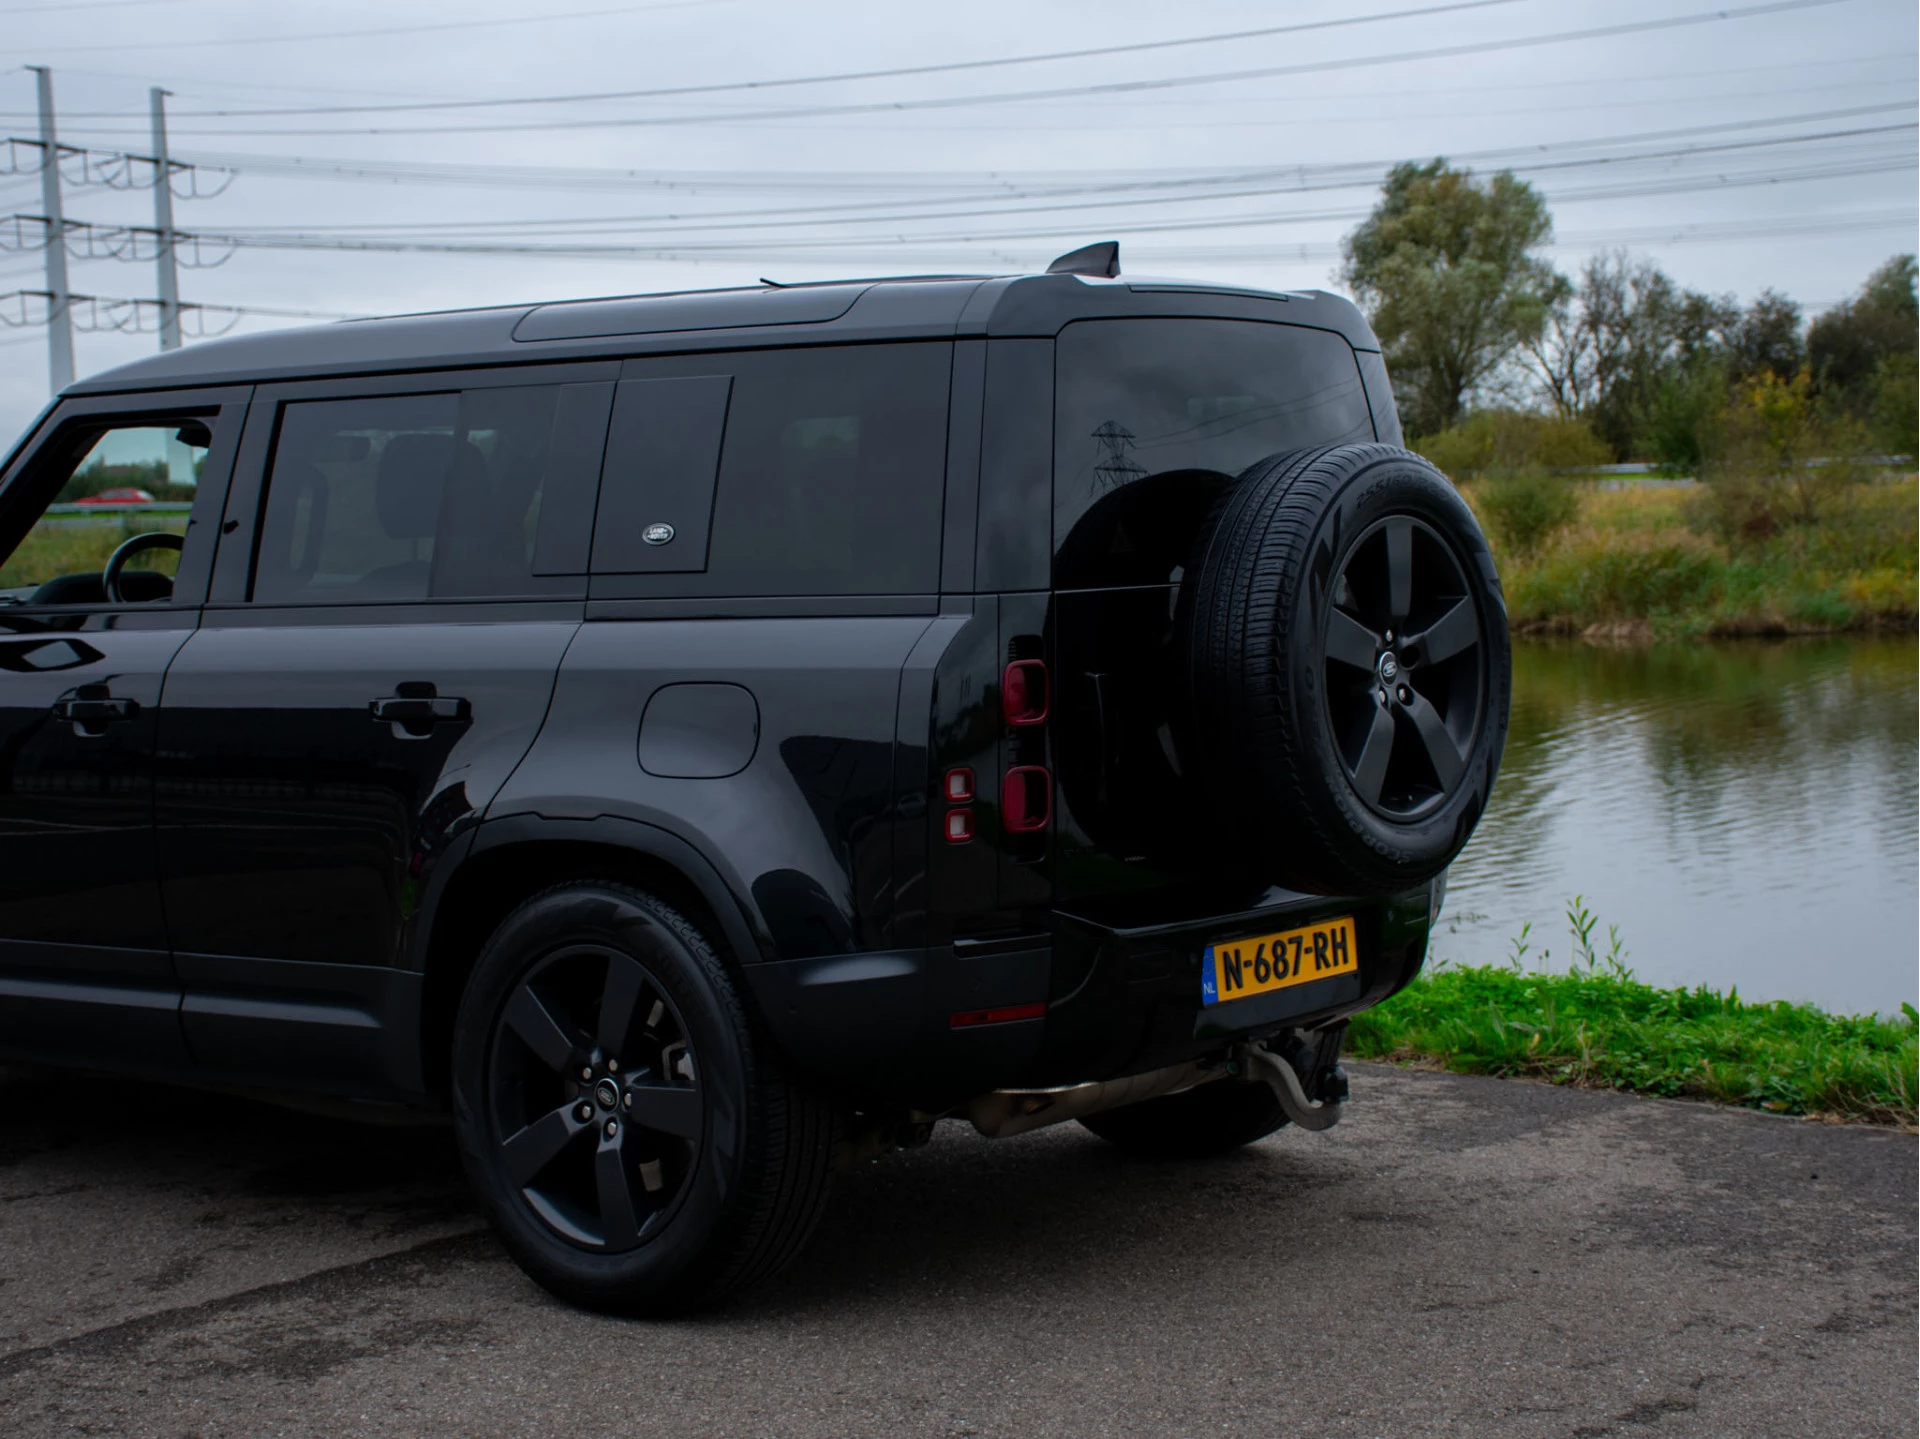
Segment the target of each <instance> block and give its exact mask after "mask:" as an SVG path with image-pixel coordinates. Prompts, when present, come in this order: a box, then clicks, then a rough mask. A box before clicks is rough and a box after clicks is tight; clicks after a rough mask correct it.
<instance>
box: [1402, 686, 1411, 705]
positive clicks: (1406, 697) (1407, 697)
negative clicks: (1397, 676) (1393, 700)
mask: <svg viewBox="0 0 1920 1439" xmlns="http://www.w3.org/2000/svg"><path fill="white" fill-rule="evenodd" d="M1400 703H1401V704H1403V705H1405V704H1412V703H1413V691H1412V690H1410V689H1408V688H1407V687H1406V686H1405V685H1401V686H1400Z"/></svg>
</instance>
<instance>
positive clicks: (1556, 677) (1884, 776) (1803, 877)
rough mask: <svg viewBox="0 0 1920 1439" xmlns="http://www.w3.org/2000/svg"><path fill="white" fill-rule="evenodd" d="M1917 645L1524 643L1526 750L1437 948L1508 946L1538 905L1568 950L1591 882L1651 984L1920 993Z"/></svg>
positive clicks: (1465, 859)
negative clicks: (1572, 911)
mask: <svg viewBox="0 0 1920 1439" xmlns="http://www.w3.org/2000/svg"><path fill="white" fill-rule="evenodd" d="M1915 662H1916V650H1915V643H1914V641H1913V640H1912V639H1910V638H1907V639H1893V640H1864V641H1820V642H1808V643H1794V644H1761V643H1754V644H1725V645H1688V646H1670V647H1660V648H1654V649H1632V650H1627V649H1621V650H1613V649H1596V648H1592V647H1589V646H1584V645H1573V644H1567V645H1558V644H1553V645H1550V644H1526V645H1522V646H1519V647H1517V648H1516V650H1515V654H1514V696H1513V730H1512V735H1511V738H1510V739H1509V740H1508V744H1507V756H1506V761H1505V763H1504V765H1503V767H1502V769H1501V773H1500V781H1499V785H1498V787H1497V789H1496V791H1495V794H1494V801H1493V805H1492V806H1491V808H1490V809H1489V810H1488V813H1487V817H1486V819H1485V821H1484V822H1483V823H1482V824H1481V826H1480V829H1479V831H1478V833H1476V834H1475V836H1474V838H1473V842H1472V843H1471V844H1470V845H1468V847H1467V850H1466V853H1465V854H1463V855H1462V856H1461V858H1460V860H1459V862H1458V863H1456V864H1455V866H1454V869H1453V875H1452V880H1451V884H1450V887H1449V893H1448V898H1447V912H1448V913H1447V918H1446V919H1445V920H1444V921H1443V923H1442V926H1441V932H1440V934H1439V935H1438V937H1437V939H1436V942H1435V952H1436V953H1437V954H1438V955H1440V956H1442V957H1445V958H1450V959H1457V960H1461V961H1466V962H1485V961H1489V960H1495V959H1498V958H1500V957H1501V956H1502V955H1503V954H1504V953H1505V952H1506V949H1507V942H1508V939H1509V937H1510V936H1512V935H1513V934H1515V933H1516V932H1518V930H1519V928H1520V926H1521V925H1522V924H1523V923H1525V922H1526V921H1528V920H1532V921H1533V924H1534V936H1533V938H1534V941H1535V944H1536V948H1537V947H1538V945H1539V944H1541V943H1544V944H1545V945H1546V946H1548V947H1549V948H1550V949H1551V951H1552V954H1553V960H1552V962H1553V963H1554V964H1555V965H1558V964H1560V963H1562V962H1564V960H1565V959H1566V957H1567V937H1566V925H1565V921H1564V919H1562V917H1561V914H1562V911H1563V910H1564V908H1565V901H1566V900H1567V898H1568V897H1569V896H1571V895H1572V894H1574V893H1575V892H1579V893H1581V894H1583V895H1585V896H1586V900H1587V903H1588V906H1589V907H1590V908H1591V909H1592V910H1594V911H1595V912H1596V913H1598V914H1599V915H1600V916H1601V918H1602V919H1603V920H1604V921H1608V922H1611V923H1615V924H1618V925H1619V926H1620V928H1621V931H1622V934H1623V936H1624V937H1625V939H1626V941H1627V944H1628V947H1629V949H1630V950H1631V955H1630V958H1629V963H1631V964H1632V966H1633V967H1634V969H1635V971H1636V972H1637V973H1638V974H1639V976H1640V977H1641V978H1643V979H1646V980H1648V981H1649V982H1651V983H1656V984H1697V983H1707V984H1712V985H1715V986H1718V987H1721V988H1728V987H1732V986H1735V985H1737V986H1738V987H1739V990H1740V992H1741V994H1743V995H1745V996H1747V997H1749V998H1757V999H1804V1000H1811V1001H1813V1002H1814V1003H1817V1004H1820V1005H1822V1006H1824V1007H1826V1008H1829V1009H1834V1010H1839V1011H1847V1012H1851V1011H1864V1010H1881V1011H1889V1012H1890V1011H1894V1010H1897V1009H1898V1007H1899V1005H1900V1004H1901V1002H1902V1001H1905V1002H1908V1003H1913V1002H1915V1001H1916V998H1917V997H1920V996H1917V995H1916V990H1920V979H1917V978H1916V944H1917V942H1920V940H1917V931H1916V917H1915V915H1916V910H1915V906H1916V902H1920V883H1917V882H1916V863H1917V862H1920V846H1917V845H1916V828H1915V806H1916V802H1917V800H1920V784H1917V782H1916V739H1915V736H1916V721H1917V717H1920V692H1917V691H1920V686H1916V679H1915Z"/></svg>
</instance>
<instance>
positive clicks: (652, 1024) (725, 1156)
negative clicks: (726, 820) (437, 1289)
mask: <svg viewBox="0 0 1920 1439" xmlns="http://www.w3.org/2000/svg"><path fill="white" fill-rule="evenodd" d="M453 1087H454V1096H453V1098H454V1128H455V1132H456V1134H457V1135H458V1137H459V1141H460V1150H461V1157H462V1158H463V1160H464V1161H465V1163H466V1166H467V1173H468V1175H469V1177H470V1178H471V1179H472V1180H473V1185H474V1190H475V1193H476V1194H477V1195H478V1196H479V1198H480V1201H481V1203H482V1204H483V1205H485V1207H486V1210H487V1213H488V1216H489V1217H490V1218H491V1219H492V1220H493V1223H494V1227H495V1229H496V1230H497V1231H498V1232H499V1234H500V1238H501V1240H502V1241H503V1242H504V1243H505V1244H506V1246H507V1247H508V1249H509V1250H511V1251H512V1253H513V1256H514V1258H515V1259H517V1260H519V1262H520V1264H521V1265H522V1267H524V1268H525V1269H526V1271H527V1273H528V1274H530V1275H532V1276H533V1277H534V1278H535V1279H536V1280H538V1281H539V1282H540V1283H542V1284H544V1285H546V1286H547V1288H549V1289H551V1290H552V1291H553V1292H554V1293H556V1294H558V1295H561V1296H562V1297H563V1298H566V1299H570V1300H573V1301H574V1302H576V1303H580V1304H589V1305H593V1306H595V1307H597V1308H605V1309H616V1310H620V1311H622V1312H626V1313H650V1314H666V1313H673V1312H676V1311H681V1310H685V1309H688V1308H692V1307H697V1306H699V1305H702V1304H708V1303H711V1302H713V1301H714V1300H716V1299H718V1298H720V1297H721V1296H722V1295H725V1294H727V1293H730V1292H731V1291H733V1290H735V1289H738V1288H740V1287H742V1286H744V1285H747V1284H752V1283H755V1282H757V1281H759V1280H761V1279H764V1278H766V1277H767V1276H768V1275H770V1274H772V1273H774V1272H775V1271H776V1270H778V1269H779V1268H780V1266H781V1265H782V1264H784V1263H785V1262H786V1261H787V1260H788V1259H790V1258H791V1257H792V1256H793V1255H794V1254H795V1253H796V1252H797V1251H798V1250H799V1248H800V1246H801V1244H803V1243H804V1242H805V1241H806V1237H807V1235H808V1233H809V1232H810V1231H811V1230H812V1228H813V1225H814V1223H815V1221H816V1220H817V1219H818V1218H819V1215H820V1211H821V1208H822V1206H823V1205H824V1204H825V1202H826V1196H827V1191H828V1188H829V1183H830V1177H831V1174H832V1164H833V1155H834V1152H835V1145H836V1144H837V1143H838V1142H839V1135H840V1111H839V1109H838V1107H837V1106H835V1105H834V1104H833V1103H832V1102H831V1101H830V1100H829V1099H828V1098H827V1097H826V1096H825V1095H822V1094H820V1093H817V1092H816V1091H814V1090H813V1089H812V1088H810V1087H809V1086H806V1085H804V1084H801V1083H799V1082H797V1081H796V1079H795V1078H794V1077H793V1076H792V1075H790V1074H789V1073H788V1071H787V1068H786V1065H785V1064H784V1062H783V1061H782V1059H781V1056H780V1055H779V1054H778V1053H777V1052H776V1051H775V1050H774V1049H773V1048H772V1046H771V1045H770V1044H769V1043H768V1041H767V1040H766V1039H765V1038H764V1036H763V1034H762V1032H761V1031H760V1030H759V1028H758V1027H757V1025H756V1023H755V1021H754V1019H753V1017H752V1016H751V1014H750V1012H749V1010H748V1008H747V1006H746V1003H745V1002H744V1001H743V999H742V996H741V994H740V991H739V988H738V983H737V980H736V978H735V975H734V972H733V971H732V967H731V965H730V964H729V963H728V962H727V961H726V960H723V959H722V958H721V956H720V954H719V952H718V951H717V950H716V949H715V947H714V945H713V943H712V942H711V941H710V940H709V939H708V938H707V936H706V934H705V933H703V932H702V930H701V929H700V928H699V927H698V926H696V925H695V924H694V923H692V922H691V921H690V920H689V919H688V918H687V916H686V915H684V914H682V913H681V912H680V911H678V910H676V909H674V908H673V907H672V906H670V905H668V904H666V903H664V902H663V901H662V900H660V899H659V898H658V897H657V896H654V895H651V894H648V893H646V892H645V891H643V890H639V889H635V888H634V887H632V886H631V885H627V884H622V883H619V882H618V881H615V880H604V879H582V880H576V881H573V882H571V883H565V884H558V885H554V886H553V887H552V888H550V889H546V890H543V891H541V892H540V893H538V894H535V895H533V896H532V897H530V898H528V899H527V900H525V901H524V902H522V903H521V904H520V905H518V906H517V907H516V908H515V909H514V910H513V912H512V913H510V914H508V915H507V916H506V917H505V918H504V919H503V920H501V921H500V924H499V926H498V928H496V929H495V930H494V932H493V936H492V938H490V939H489V940H488V941H487V943H486V945H485V946H484V947H483V948H482V949H481V951H480V953H479V955H478V956H477V957H476V958H475V960H474V965H473V972H472V974H471V975H470V976H469V977H468V979H467V983H466V986H465V989H464V991H463V993H462V994H461V998H460V1010H459V1014H458V1016H457V1017H456V1020H455V1025H454V1035H453Z"/></svg>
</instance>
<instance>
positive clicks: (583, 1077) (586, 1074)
mask: <svg viewBox="0 0 1920 1439" xmlns="http://www.w3.org/2000/svg"><path fill="white" fill-rule="evenodd" d="M580 1082H581V1083H582V1084H591V1083H593V1066H592V1065H591V1064H583V1065H581V1066H580Z"/></svg>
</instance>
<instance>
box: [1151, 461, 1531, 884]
mask: <svg viewBox="0 0 1920 1439" xmlns="http://www.w3.org/2000/svg"><path fill="white" fill-rule="evenodd" d="M1185 579H1186V583H1184V584H1183V585H1182V587H1181V591H1182V592H1181V597H1180V606H1181V614H1180V617H1179V618H1180V624H1179V626H1178V635H1179V639H1178V641H1177V642H1178V643H1180V644H1181V645H1183V647H1184V648H1183V650H1182V652H1181V653H1180V655H1179V659H1178V663H1179V664H1180V665H1181V667H1182V669H1183V671H1184V680H1185V683H1184V686H1183V688H1184V689H1185V690H1186V696H1185V698H1186V701H1187V704H1188V706H1189V708H1188V712H1187V714H1186V716H1185V724H1184V729H1185V734H1184V735H1183V736H1182V737H1181V738H1182V743H1181V744H1180V746H1179V748H1180V754H1181V758H1182V760H1183V761H1184V763H1185V765H1186V767H1187V768H1188V769H1189V770H1190V771H1194V772H1195V773H1193V774H1192V776H1191V777H1192V778H1193V779H1195V780H1197V781H1198V783H1199V785H1200V787H1201V789H1202V792H1203V794H1204V797H1205V807H1206V812H1207V814H1208V815H1209V817H1210V824H1211V825H1212V827H1213V834H1212V838H1213V839H1214V840H1216V841H1218V842H1222V843H1223V846H1224V849H1225V850H1226V851H1227V852H1230V853H1231V854H1232V855H1234V856H1235V857H1236V858H1238V859H1241V860H1243V861H1251V862H1252V863H1254V864H1256V865H1259V866H1260V867H1261V868H1262V870H1263V871H1264V872H1266V873H1268V874H1271V875H1272V877H1273V878H1274V879H1275V880H1276V881H1278V882H1280V883H1284V884H1287V885H1290V886H1292V887H1294V888H1300V889H1308V890H1315V891H1319V892H1323V893H1330V894H1386V893H1391V892H1393V891H1395V890H1402V889H1407V888H1409V887H1411V886H1414V885H1417V884H1419V883H1421V882H1423V881H1425V880H1427V879H1430V878H1432V877H1433V876H1434V875H1436V874H1438V873H1439V872H1440V871H1441V870H1442V869H1444V868H1445V867H1446V865H1447V864H1448V863H1449V862H1450V861H1451V860H1452V859H1453V857H1454V856H1455V855H1456V854H1458V853H1459V852H1460V848H1461V846H1463V845H1464V844H1465V843H1466V842H1467V838H1468V836H1469V835H1471V834H1472V833H1473V827H1474V825H1475V824H1476V823H1477V822H1478V821H1479V818H1480V815H1481V813H1482V811H1484V810H1485V808H1486V804H1487V796H1488V795H1489V794H1490V793H1491V791H1492V789H1493V780H1494V775H1495V773H1496V772H1497V771H1498V769H1499V767H1500V754H1501V750H1502V748H1503V746H1504V745H1505V742H1506V735H1507V703H1508V695H1509V691H1510V689H1511V684H1512V673H1511V656H1510V651H1509V646H1508V638H1507V619H1506V606H1505V604H1504V602H1503V600H1502V598H1501V593H1500V581H1499V579H1498V577H1497V576H1496V574H1495V572H1494V567H1493V557H1492V555H1491V554H1489V552H1488V550H1487V542H1486V539H1485V538H1484V537H1483V536H1482V535H1481V533H1480V527H1479V525H1478V524H1476V523H1475V522H1474V518H1473V514H1472V512H1471V511H1470V510H1469V509H1468V508H1467V506H1466V503H1465V502H1464V501H1463V500H1462V499H1461V498H1460V496H1459V495H1458V493H1456V492H1455V490H1454V488H1453V486H1452V485H1451V484H1450V483H1448V481H1447V479H1446V478H1445V476H1443V475H1442V474H1441V473H1440V472H1439V471H1438V470H1436V469H1435V468H1434V467H1433V466H1432V465H1430V464H1429V463H1428V462H1427V461H1425V460H1423V459H1421V458H1420V457H1419V456H1418V455H1415V454H1412V453H1409V452H1408V451H1406V450H1402V449H1398V448H1396V447H1394V446H1391V445H1379V444H1353V445H1336V446H1332V447H1329V448H1323V449H1313V450H1298V451H1294V452H1292V453H1290V454H1283V455H1276V456H1274V457H1272V458H1270V459H1266V460H1262V461H1261V462H1260V463H1258V464H1256V465H1254V466H1253V467H1252V468H1251V469H1249V470H1247V471H1246V472H1245V473H1244V474H1242V475H1241V476H1240V478H1239V479H1238V480H1237V481H1236V482H1235V483H1234V486H1233V488H1232V489H1231V490H1230V491H1229V492H1228V493H1227V495H1226V496H1225V497H1224V498H1223V499H1222V500H1221V502H1220V504H1219V507H1218V508H1217V510H1216V512H1215V514H1214V516H1213V519H1212V522H1211V524H1210V525H1209V526H1208V528H1207V529H1206V530H1205V531H1203V533H1202V536H1201V539H1200V544H1199V549H1198V552H1197V554H1196V558H1195V563H1194V565H1193V566H1192V567H1191V568H1190V570H1189V572H1188V574H1187V575H1186V577H1185Z"/></svg>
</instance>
